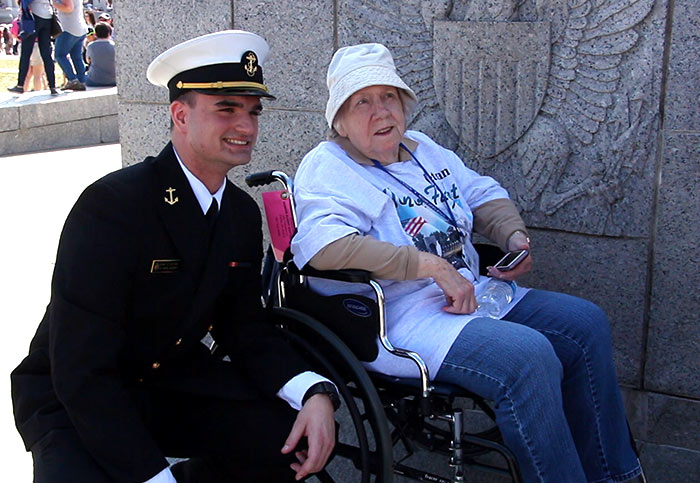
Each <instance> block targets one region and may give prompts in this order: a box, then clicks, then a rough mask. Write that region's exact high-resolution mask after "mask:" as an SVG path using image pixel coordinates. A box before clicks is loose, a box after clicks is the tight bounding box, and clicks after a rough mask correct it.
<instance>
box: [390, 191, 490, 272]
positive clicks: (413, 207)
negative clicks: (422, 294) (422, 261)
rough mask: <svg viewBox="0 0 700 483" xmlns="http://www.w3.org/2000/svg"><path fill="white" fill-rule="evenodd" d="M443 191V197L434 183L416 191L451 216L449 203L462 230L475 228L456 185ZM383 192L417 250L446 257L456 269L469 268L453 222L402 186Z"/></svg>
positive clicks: (461, 238) (460, 235)
mask: <svg viewBox="0 0 700 483" xmlns="http://www.w3.org/2000/svg"><path fill="white" fill-rule="evenodd" d="M414 189H416V188H415V187H414ZM440 189H441V190H443V196H441V195H440V193H439V192H438V191H437V190H436V189H435V186H434V185H433V184H432V183H430V184H425V185H423V186H421V187H420V188H419V189H416V191H419V192H420V193H421V194H422V195H423V196H424V197H425V198H427V199H428V200H429V201H430V202H432V203H433V204H434V205H436V206H437V207H438V208H440V210H442V211H443V212H444V213H445V214H448V215H449V211H448V208H447V206H448V205H447V204H446V203H445V201H447V203H449V207H450V208H449V209H450V210H451V211H452V214H453V216H454V217H455V219H456V220H457V223H458V225H459V227H460V229H461V230H462V231H463V232H465V233H468V232H469V231H470V230H471V226H472V219H471V213H468V214H467V213H465V210H464V209H463V207H462V202H461V200H460V199H459V190H458V189H457V185H455V184H452V186H451V187H450V190H449V191H446V190H444V188H443V186H441V187H440ZM383 191H384V192H385V193H386V194H388V195H389V196H391V198H392V200H393V202H394V206H395V207H396V212H397V214H398V216H399V220H401V226H402V227H403V230H404V232H405V233H406V234H407V235H408V236H409V237H410V238H411V241H412V242H413V245H414V246H415V247H416V248H418V249H419V250H421V251H424V252H427V253H432V254H434V255H437V256H439V257H442V258H444V259H445V260H447V261H448V262H450V263H451V264H452V265H453V266H454V267H455V268H457V269H459V268H463V267H467V266H468V260H467V258H466V257H465V254H464V250H463V248H464V239H463V235H462V234H461V233H460V231H459V230H457V229H456V228H455V227H454V226H453V225H452V223H450V221H451V220H450V221H448V220H447V219H445V217H443V216H441V215H440V214H439V213H437V210H434V209H433V208H431V207H429V206H427V204H426V202H425V201H424V200H423V199H421V198H419V197H416V196H415V195H414V194H412V193H409V192H408V190H407V189H405V188H403V187H401V188H399V187H394V186H392V187H387V188H384V190H383ZM441 198H442V199H441ZM477 263H478V262H477Z"/></svg>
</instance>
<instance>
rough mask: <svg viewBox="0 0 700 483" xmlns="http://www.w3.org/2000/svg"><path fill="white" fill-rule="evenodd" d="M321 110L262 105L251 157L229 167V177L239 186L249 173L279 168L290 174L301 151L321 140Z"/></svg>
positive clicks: (322, 125)
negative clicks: (240, 163) (244, 163)
mask: <svg viewBox="0 0 700 483" xmlns="http://www.w3.org/2000/svg"><path fill="white" fill-rule="evenodd" d="M325 136H326V128H325V124H324V122H323V114H320V113H309V112H301V111H283V110H276V109H265V113H264V114H263V116H262V117H261V118H260V134H259V136H258V143H257V145H256V147H255V151H254V152H253V159H252V161H251V162H250V163H249V164H247V165H245V166H241V167H240V168H235V169H233V170H232V171H231V172H230V174H229V178H231V179H232V180H234V181H235V182H236V183H237V184H238V185H240V186H242V185H243V184H244V183H243V178H245V176H247V175H248V174H250V173H255V172H258V171H266V170H269V169H280V170H282V171H285V172H286V173H287V174H288V175H290V176H293V175H294V173H295V172H296V170H297V167H298V166H299V163H300V162H301V159H302V158H303V157H304V155H305V154H306V153H307V152H308V151H310V150H311V149H312V148H313V147H315V146H316V145H317V144H318V143H319V142H321V141H323V140H324V139H325Z"/></svg>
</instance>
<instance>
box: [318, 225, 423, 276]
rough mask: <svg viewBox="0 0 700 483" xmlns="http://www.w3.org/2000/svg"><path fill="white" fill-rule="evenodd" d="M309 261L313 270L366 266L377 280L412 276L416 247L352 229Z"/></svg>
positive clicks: (364, 268) (414, 268) (363, 267)
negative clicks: (379, 238) (361, 233)
mask: <svg viewBox="0 0 700 483" xmlns="http://www.w3.org/2000/svg"><path fill="white" fill-rule="evenodd" d="M309 265H311V266H312V267H313V268H315V269H316V270H340V269H343V268H357V269H361V270H368V271H369V272H371V273H372V277H374V278H377V279H380V280H413V279H415V278H417V275H418V249H417V248H416V247H414V246H412V245H403V246H397V245H394V244H393V243H389V242H383V241H379V240H377V239H376V238H374V237H371V236H363V235H358V234H357V233H353V234H352V235H348V236H346V237H343V238H340V239H338V240H336V241H334V242H332V243H329V244H328V245H326V246H325V247H324V248H322V249H321V250H320V251H319V252H318V253H317V254H316V255H314V257H313V258H312V259H311V260H309Z"/></svg>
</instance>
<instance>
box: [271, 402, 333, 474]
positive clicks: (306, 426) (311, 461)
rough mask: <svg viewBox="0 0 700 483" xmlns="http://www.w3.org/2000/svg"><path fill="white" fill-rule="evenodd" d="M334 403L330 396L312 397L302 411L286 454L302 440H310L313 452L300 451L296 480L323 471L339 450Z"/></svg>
mask: <svg viewBox="0 0 700 483" xmlns="http://www.w3.org/2000/svg"><path fill="white" fill-rule="evenodd" d="M333 415H334V411H333V403H332V402H331V399H330V397H328V395H326V394H315V395H313V396H311V397H310V398H309V399H308V400H307V401H306V403H305V404H304V406H303V407H302V408H301V411H299V414H298V415H297V419H296V421H294V426H292V431H291V432H290V433H289V436H288V437H287V441H285V442H284V447H283V448H282V453H284V454H288V453H290V452H292V451H293V450H294V448H295V447H296V446H297V444H298V443H299V440H300V439H301V437H302V436H306V439H307V441H308V443H309V449H308V450H304V451H297V452H296V457H297V459H298V460H299V463H292V464H291V468H292V469H293V470H294V471H295V472H296V479H297V480H301V479H302V478H304V477H306V476H308V475H309V474H311V473H316V472H317V471H320V470H322V469H323V467H324V466H325V465H326V461H328V457H329V456H330V454H331V451H333V447H334V446H335V421H334V419H333Z"/></svg>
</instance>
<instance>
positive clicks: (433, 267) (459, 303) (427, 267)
mask: <svg viewBox="0 0 700 483" xmlns="http://www.w3.org/2000/svg"><path fill="white" fill-rule="evenodd" d="M427 277H432V278H433V279H434V280H435V283H437V284H438V286H439V287H440V288H441V289H442V291H443V292H444V293H445V298H446V299H447V305H445V306H444V307H443V308H442V310H444V311H445V312H450V313H451V314H471V313H472V312H474V311H475V310H476V298H475V297H474V285H473V284H472V283H471V282H470V281H469V280H467V279H466V278H464V277H463V276H462V275H461V274H460V273H459V272H458V271H457V270H456V269H455V268H454V267H453V266H452V265H451V264H450V263H449V262H448V261H447V260H445V259H444V258H440V257H438V256H437V255H433V254H431V253H426V252H420V255H419V258H418V278H427Z"/></svg>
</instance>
